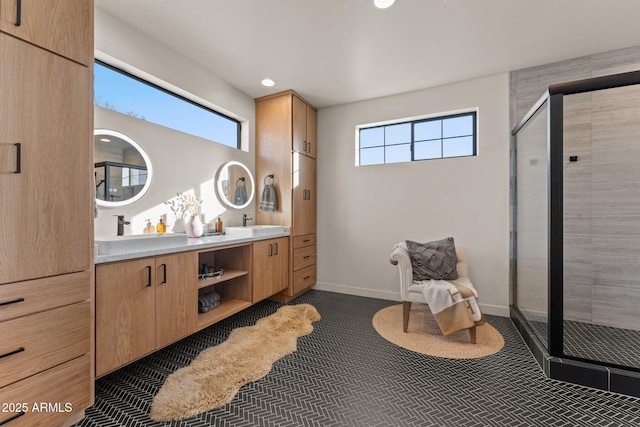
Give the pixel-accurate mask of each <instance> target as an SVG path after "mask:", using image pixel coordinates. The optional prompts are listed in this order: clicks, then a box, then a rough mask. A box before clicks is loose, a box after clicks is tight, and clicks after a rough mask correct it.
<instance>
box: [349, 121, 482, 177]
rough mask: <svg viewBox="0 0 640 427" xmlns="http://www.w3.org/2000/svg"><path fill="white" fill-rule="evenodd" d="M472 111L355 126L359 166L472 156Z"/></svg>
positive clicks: (473, 143)
mask: <svg viewBox="0 0 640 427" xmlns="http://www.w3.org/2000/svg"><path fill="white" fill-rule="evenodd" d="M476 128H477V126H476V112H475V111H472V112H468V113H460V114H453V115H447V116H440V117H431V118H428V119H420V120H413V121H409V122H402V123H393V124H388V125H379V126H371V127H360V128H359V131H358V133H359V153H360V161H359V165H360V166H365V165H380V164H386V163H399V162H411V161H415V160H428V159H443V158H447V157H465V156H475V155H476V151H477V150H476V145H477V144H476V140H477V138H476Z"/></svg>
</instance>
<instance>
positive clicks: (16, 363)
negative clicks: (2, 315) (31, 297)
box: [0, 302, 91, 387]
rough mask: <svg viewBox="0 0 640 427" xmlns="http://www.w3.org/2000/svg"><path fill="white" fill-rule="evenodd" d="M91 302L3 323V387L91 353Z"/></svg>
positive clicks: (0, 378)
mask: <svg viewBox="0 0 640 427" xmlns="http://www.w3.org/2000/svg"><path fill="white" fill-rule="evenodd" d="M90 325H91V308H90V306H89V303H88V302H85V303H81V304H74V305H69V306H66V307H61V308H56V309H53V310H49V311H45V312H43V313H38V314H32V315H30V316H24V317H20V318H18V319H14V320H8V321H6V322H2V323H0V337H2V341H0V387H2V386H5V385H7V384H10V383H12V382H15V381H18V380H20V379H22V378H25V377H28V376H30V375H33V374H36V373H38V372H40V371H44V370H45V369H49V368H51V367H52V366H56V365H59V364H61V363H64V362H66V361H67V360H71V359H73V358H76V357H78V356H82V355H83V354H85V353H89V350H90V349H89V333H90Z"/></svg>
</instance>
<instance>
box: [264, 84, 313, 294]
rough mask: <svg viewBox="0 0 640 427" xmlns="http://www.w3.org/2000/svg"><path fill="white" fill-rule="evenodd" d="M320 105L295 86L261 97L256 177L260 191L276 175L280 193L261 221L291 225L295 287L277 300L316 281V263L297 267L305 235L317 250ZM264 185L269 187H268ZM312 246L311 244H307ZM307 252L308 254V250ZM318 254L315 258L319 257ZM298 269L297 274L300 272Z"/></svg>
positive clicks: (291, 276)
mask: <svg viewBox="0 0 640 427" xmlns="http://www.w3.org/2000/svg"><path fill="white" fill-rule="evenodd" d="M316 128H317V119H316V110H315V108H313V106H311V105H310V104H309V103H307V102H305V101H304V100H303V99H302V98H301V97H300V96H299V95H297V94H296V93H295V92H294V91H291V90H289V91H285V92H281V93H277V94H274V95H269V96H265V97H262V98H258V99H256V176H257V182H258V194H260V191H261V188H260V186H261V185H264V184H261V183H262V182H263V181H262V179H263V178H264V177H265V176H267V175H271V174H272V175H273V176H274V186H275V188H276V194H277V196H278V210H277V211H276V212H262V211H258V213H257V215H256V222H257V223H258V224H277V225H288V226H290V227H291V236H292V238H291V243H290V251H289V254H290V260H289V286H288V288H287V289H286V290H284V291H283V292H281V293H280V294H278V295H277V296H276V297H277V299H283V300H289V299H291V298H293V297H294V296H297V295H299V294H300V293H302V292H304V291H306V290H308V289H309V288H311V286H313V285H314V284H315V282H316V264H315V261H314V263H313V264H309V265H306V266H305V267H304V269H305V271H304V274H303V273H301V272H300V271H301V270H296V268H295V265H296V260H297V259H298V258H299V257H300V256H301V255H300V248H301V247H300V246H296V245H295V244H294V242H295V241H296V239H297V238H298V237H299V236H306V238H307V239H308V238H309V236H311V238H312V239H313V243H312V244H310V245H306V246H313V250H314V251H315V235H316V208H317V202H316V200H317V194H316V159H315V157H316V153H317V146H318V144H317V138H316ZM263 188H264V187H263ZM306 250H308V249H306ZM302 256H304V255H302ZM314 259H315V258H314ZM296 272H297V273H296Z"/></svg>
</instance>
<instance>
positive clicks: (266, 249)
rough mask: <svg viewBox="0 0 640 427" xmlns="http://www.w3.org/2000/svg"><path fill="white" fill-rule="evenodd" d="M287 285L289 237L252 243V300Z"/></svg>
mask: <svg viewBox="0 0 640 427" xmlns="http://www.w3.org/2000/svg"><path fill="white" fill-rule="evenodd" d="M288 286H289V238H288V237H281V238H279V239H271V240H262V241H258V242H254V243H253V302H254V303H256V302H258V301H262V300H263V299H265V298H268V297H270V296H272V295H274V294H277V293H278V292H280V291H283V290H285V289H287V287H288Z"/></svg>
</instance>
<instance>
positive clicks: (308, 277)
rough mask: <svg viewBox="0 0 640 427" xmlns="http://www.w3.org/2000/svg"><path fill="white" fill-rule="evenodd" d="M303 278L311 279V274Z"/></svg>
mask: <svg viewBox="0 0 640 427" xmlns="http://www.w3.org/2000/svg"><path fill="white" fill-rule="evenodd" d="M303 279H304V280H309V279H311V276H304V277H303Z"/></svg>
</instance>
